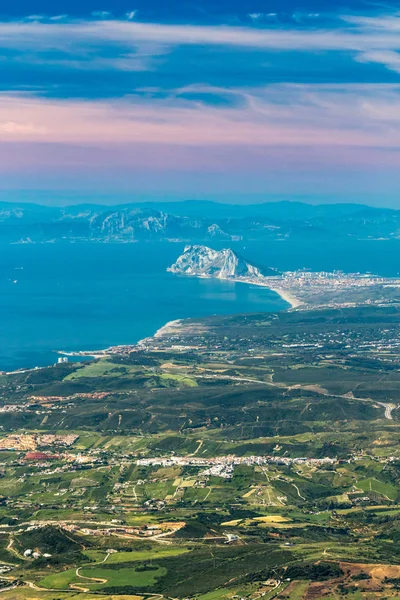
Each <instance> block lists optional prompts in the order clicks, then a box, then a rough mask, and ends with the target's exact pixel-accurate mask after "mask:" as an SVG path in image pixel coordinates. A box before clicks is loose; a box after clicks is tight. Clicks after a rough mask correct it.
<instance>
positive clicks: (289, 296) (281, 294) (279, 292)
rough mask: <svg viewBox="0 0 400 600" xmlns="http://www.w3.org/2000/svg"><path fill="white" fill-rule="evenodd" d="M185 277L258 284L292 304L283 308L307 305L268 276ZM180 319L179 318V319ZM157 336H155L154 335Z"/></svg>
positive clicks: (185, 275) (190, 275)
mask: <svg viewBox="0 0 400 600" xmlns="http://www.w3.org/2000/svg"><path fill="white" fill-rule="evenodd" d="M183 276H184V277H187V276H189V277H197V278H199V279H219V280H220V281H232V282H233V283H246V284H247V285H256V286H258V287H265V288H267V289H268V290H271V292H275V294H277V295H278V296H279V297H280V298H281V299H282V300H284V301H285V302H287V304H290V308H287V309H283V310H291V309H293V310H294V309H296V308H298V307H299V306H305V304H304V302H302V301H301V300H299V299H298V298H297V297H296V296H294V295H293V294H292V293H291V292H288V291H287V290H285V289H283V288H281V287H279V286H276V285H275V283H276V281H274V283H273V284H272V285H271V284H270V283H268V277H265V279H264V281H258V280H257V279H246V278H245V277H243V278H242V277H212V276H211V275H195V274H193V275H192V274H187V273H185V274H183ZM177 321H179V319H178V320H177ZM172 323H174V321H170V322H169V323H166V325H165V327H166V326H168V325H170V324H172ZM162 329H163V327H161V329H159V330H158V331H161V330H162ZM158 331H157V332H156V334H157V333H158ZM154 337H155V336H154Z"/></svg>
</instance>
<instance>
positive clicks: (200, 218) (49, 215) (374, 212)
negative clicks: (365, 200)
mask: <svg viewBox="0 0 400 600" xmlns="http://www.w3.org/2000/svg"><path fill="white" fill-rule="evenodd" d="M332 236H333V237H353V238H358V239H381V238H383V239H393V238H394V239H399V238H400V211H397V210H391V209H387V208H382V209H381V208H372V207H369V206H363V205H360V204H330V205H317V206H314V205H310V204H303V203H300V202H271V203H266V204H253V205H247V206H245V205H229V204H217V203H213V202H197V201H187V202H176V203H171V202H166V203H144V204H127V205H122V206H115V207H109V206H102V205H89V204H87V205H84V204H82V205H77V206H68V207H64V208H54V207H47V206H41V205H36V204H15V203H11V202H10V203H4V202H2V203H0V241H2V242H12V243H40V242H58V241H70V242H71V241H72V242H73V241H96V242H135V241H157V240H166V241H184V242H188V243H193V242H205V241H211V240H214V241H218V240H221V241H225V240H226V241H229V240H230V241H238V240H246V241H249V240H263V239H287V238H295V239H296V238H310V239H313V238H316V239H323V238H326V237H332Z"/></svg>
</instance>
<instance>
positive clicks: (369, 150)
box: [0, 0, 400, 208]
mask: <svg viewBox="0 0 400 600" xmlns="http://www.w3.org/2000/svg"><path fill="white" fill-rule="evenodd" d="M3 5H4V6H3V7H0V199H1V200H11V201H21V200H27V201H37V202H45V203H48V204H60V203H66V202H67V203H72V202H82V201H85V202H87V201H91V202H105V203H120V202H121V201H143V200H157V201H160V200H168V201H171V200H173V199H175V200H186V199H210V200H216V201H222V202H240V203H252V202H264V201H268V200H276V199H287V200H290V199H294V200H299V199H301V200H304V201H309V202H365V203H367V204H372V205H376V206H391V207H395V208H400V193H399V190H400V168H399V167H400V9H399V8H398V2H397V8H396V3H391V2H379V1H377V2H364V1H362V0H342V1H340V2H339V1H336V0H298V1H295V0H169V1H168V2H167V0H113V1H111V0H80V1H77V0H68V1H67V0H57V2H54V1H53V0H51V1H50V0H14V2H13V3H8V5H7V6H6V3H3Z"/></svg>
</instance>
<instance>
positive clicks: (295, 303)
mask: <svg viewBox="0 0 400 600" xmlns="http://www.w3.org/2000/svg"><path fill="white" fill-rule="evenodd" d="M267 287H268V286H267ZM268 289H269V290H271V291H272V292H275V293H276V294H278V296H280V297H281V298H282V300H284V301H285V302H287V303H288V304H290V308H293V309H294V308H298V307H299V306H304V304H303V302H301V301H300V300H299V299H298V298H296V296H293V294H291V293H290V292H288V291H287V290H284V289H282V288H275V287H268ZM288 310H289V309H288Z"/></svg>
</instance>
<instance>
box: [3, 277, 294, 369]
mask: <svg viewBox="0 0 400 600" xmlns="http://www.w3.org/2000/svg"><path fill="white" fill-rule="evenodd" d="M192 276H193V277H197V278H201V279H220V280H221V281H231V282H233V283H244V284H247V285H256V286H258V287H264V288H267V289H269V290H271V291H272V292H274V293H275V294H277V295H278V296H279V297H280V298H281V299H282V300H284V301H285V302H286V303H287V304H289V307H287V308H286V307H285V308H282V309H281V310H282V311H285V310H292V309H296V308H297V307H298V306H300V305H301V304H302V303H301V302H300V301H299V300H298V299H297V298H296V297H295V296H293V295H291V294H290V292H287V291H286V290H284V289H282V288H279V287H275V286H271V285H269V284H268V283H267V282H263V281H255V280H252V279H244V278H243V279H242V278H230V277H229V278H228V277H227V278H223V277H210V276H208V275H192ZM183 321H184V319H183V318H181V319H174V320H171V321H167V322H166V323H165V324H164V325H163V326H162V327H160V328H159V329H157V331H156V332H155V333H153V334H151V335H149V336H147V337H145V338H142V339H141V340H138V341H137V342H134V343H133V344H124V345H120V346H118V345H116V346H109V347H108V348H104V349H98V350H90V351H89V350H77V351H64V350H55V351H54V354H55V355H59V356H60V355H61V356H66V357H79V358H80V359H82V362H84V360H85V358H87V360H93V359H100V358H104V357H107V356H110V355H111V356H112V354H113V353H112V352H110V351H111V350H112V349H115V348H121V349H123V348H134V347H136V348H138V349H140V348H141V347H142V346H143V344H144V343H145V342H146V341H147V340H148V339H152V338H159V337H163V336H165V335H173V334H174V331H175V330H178V329H179V327H180V325H181V324H182V322H183ZM77 362H79V361H77ZM55 364H56V363H52V364H48V365H43V366H35V367H28V368H24V367H21V368H20V369H15V370H12V371H6V372H5V374H6V375H14V374H20V373H27V372H30V371H37V370H42V369H47V368H49V367H52V366H55Z"/></svg>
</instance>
